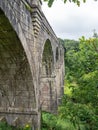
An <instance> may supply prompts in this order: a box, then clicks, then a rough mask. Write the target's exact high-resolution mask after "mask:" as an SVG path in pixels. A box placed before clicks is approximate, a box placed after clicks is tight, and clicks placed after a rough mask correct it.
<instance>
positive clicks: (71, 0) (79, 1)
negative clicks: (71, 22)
mask: <svg viewBox="0 0 98 130" xmlns="http://www.w3.org/2000/svg"><path fill="white" fill-rule="evenodd" d="M44 1H46V2H48V6H49V7H51V6H52V4H53V2H54V1H55V0H44ZM63 1H64V3H66V2H68V1H69V2H73V3H76V4H77V5H78V6H80V3H81V0H63ZM82 1H83V2H84V3H85V2H86V0H82ZM94 1H97V0H94Z"/></svg>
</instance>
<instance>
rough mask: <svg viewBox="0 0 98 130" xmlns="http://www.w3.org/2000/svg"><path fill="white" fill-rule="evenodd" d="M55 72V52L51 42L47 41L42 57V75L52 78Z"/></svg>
mask: <svg viewBox="0 0 98 130" xmlns="http://www.w3.org/2000/svg"><path fill="white" fill-rule="evenodd" d="M52 71H53V51H52V46H51V42H50V40H49V39H47V40H46V42H45V45H44V50H43V56H42V74H43V75H47V76H51V74H52Z"/></svg>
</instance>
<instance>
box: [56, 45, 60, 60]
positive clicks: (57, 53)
mask: <svg viewBox="0 0 98 130" xmlns="http://www.w3.org/2000/svg"><path fill="white" fill-rule="evenodd" d="M58 59H59V52H58V47H57V48H56V61H58Z"/></svg>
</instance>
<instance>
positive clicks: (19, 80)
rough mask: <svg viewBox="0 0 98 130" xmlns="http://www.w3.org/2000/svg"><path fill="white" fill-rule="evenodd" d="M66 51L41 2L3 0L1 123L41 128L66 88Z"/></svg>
mask: <svg viewBox="0 0 98 130" xmlns="http://www.w3.org/2000/svg"><path fill="white" fill-rule="evenodd" d="M63 57H64V49H63V47H62V45H61V44H60V43H59V40H58V38H57V37H56V35H55V33H54V31H53V30H52V28H51V26H50V24H49V23H48V21H47V19H46V18H45V16H44V14H43V12H42V10H41V1H40V0H37V1H36V0H21V1H20V0H0V121H3V120H6V121H7V122H8V123H9V124H12V125H14V126H17V125H19V124H20V125H24V124H26V123H30V124H31V126H32V128H34V129H35V130H36V129H40V111H41V110H45V111H49V112H52V113H56V111H57V107H58V105H59V103H60V100H61V97H62V95H63V87H64V58H63Z"/></svg>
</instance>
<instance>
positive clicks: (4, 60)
mask: <svg viewBox="0 0 98 130" xmlns="http://www.w3.org/2000/svg"><path fill="white" fill-rule="evenodd" d="M35 107H36V100H35V90H34V84H33V77H32V74H31V70H30V65H29V63H28V59H27V56H26V54H25V51H24V48H23V46H22V44H21V42H20V40H19V38H18V36H17V34H16V32H15V31H14V29H13V28H12V26H11V24H10V22H9V20H8V19H7V17H6V16H5V15H4V12H3V11H2V10H1V9H0V111H9V110H8V109H10V108H13V109H14V108H15V111H22V112H23V111H31V110H32V109H34V108H35ZM11 110H12V109H11ZM11 110H10V111H11Z"/></svg>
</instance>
